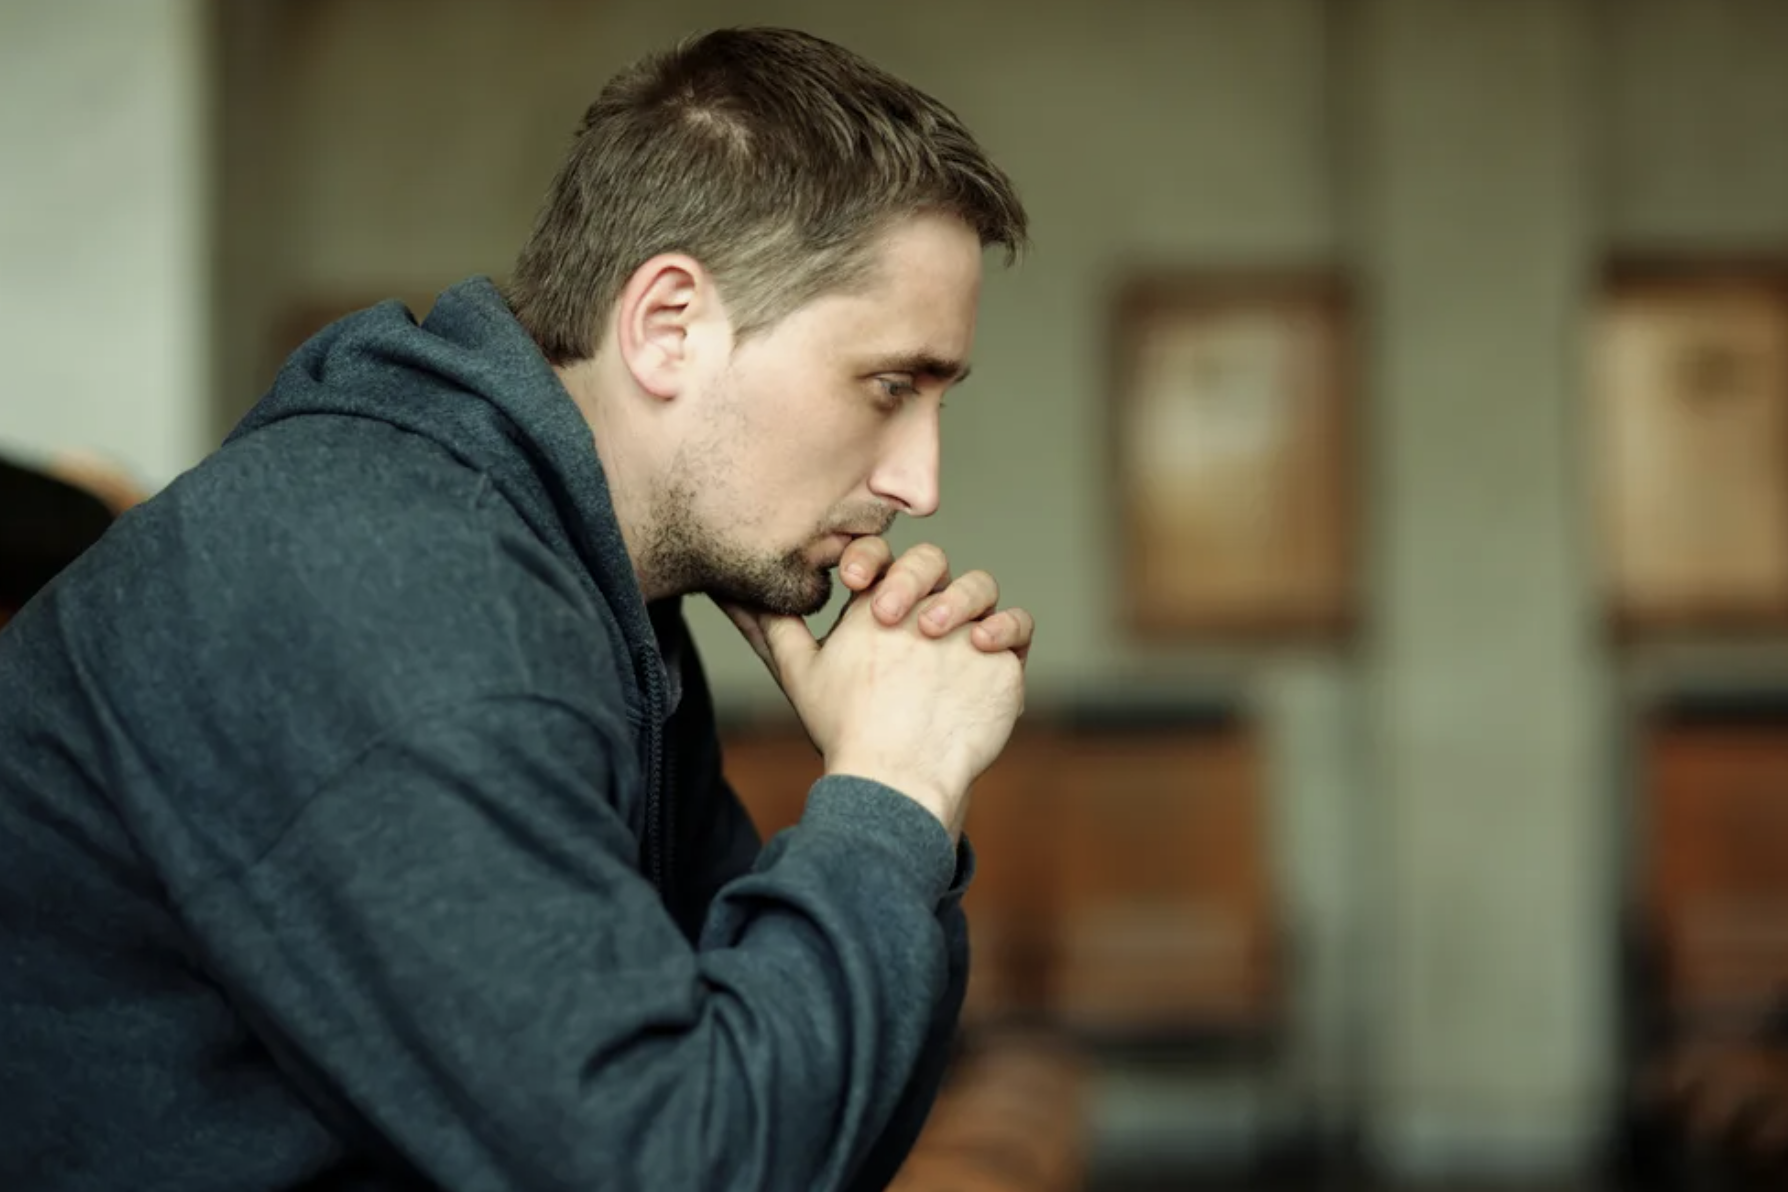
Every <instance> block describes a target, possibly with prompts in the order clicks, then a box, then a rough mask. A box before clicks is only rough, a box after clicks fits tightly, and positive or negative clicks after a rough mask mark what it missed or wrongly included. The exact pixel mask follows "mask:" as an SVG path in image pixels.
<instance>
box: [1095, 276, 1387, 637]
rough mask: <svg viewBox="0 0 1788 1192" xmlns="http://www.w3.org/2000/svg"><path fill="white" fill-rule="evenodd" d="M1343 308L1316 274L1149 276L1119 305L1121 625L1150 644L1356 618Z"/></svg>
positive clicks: (1276, 631)
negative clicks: (1161, 640)
mask: <svg viewBox="0 0 1788 1192" xmlns="http://www.w3.org/2000/svg"><path fill="white" fill-rule="evenodd" d="M1349 324H1350V318H1349V304H1348V302H1347V301H1346V298H1345V294H1344V292H1343V289H1342V287H1341V285H1340V284H1339V283H1338V282H1337V281H1336V280H1335V279H1333V278H1331V277H1328V276H1316V277H1289V278H1268V277H1241V278H1237V277H1206V276H1182V277H1166V278H1162V277H1149V278H1143V279H1139V280H1136V281H1134V282H1132V283H1130V284H1129V285H1127V286H1126V287H1125V288H1124V289H1123V290H1122V291H1121V292H1120V294H1119V296H1118V299H1117V302H1116V304H1115V310H1114V323H1113V331H1112V337H1113V341H1114V345H1115V354H1116V359H1115V369H1114V373H1115V379H1114V389H1115V392H1114V395H1113V402H1112V419H1113V429H1112V434H1111V444H1112V448H1113V460H1112V478H1113V491H1114V497H1115V503H1116V512H1117V517H1118V522H1119V533H1118V543H1119V549H1120V551H1121V554H1122V563H1121V569H1120V582H1121V584H1122V607H1123V615H1124V619H1125V623H1126V626H1127V628H1128V629H1129V631H1130V632H1131V633H1133V634H1135V635H1136V636H1139V637H1143V638H1148V639H1170V638H1213V637H1235V636H1241V635H1246V636H1251V637H1257V636H1263V635H1264V636H1273V635H1295V636H1299V637H1307V636H1310V635H1325V634H1334V633H1337V632H1339V631H1342V630H1344V629H1345V628H1346V627H1347V626H1348V625H1349V624H1350V623H1351V622H1352V620H1353V618H1354V613H1355V608H1354V587H1355V584H1354V571H1355V553H1356V552H1355V541H1356V532H1355V518H1356V498H1355V488H1356V461H1355V457H1354V452H1355V442H1356V440H1355V437H1354V434H1353V393H1352V384H1353V366H1352V343H1351V330H1350V325H1349Z"/></svg>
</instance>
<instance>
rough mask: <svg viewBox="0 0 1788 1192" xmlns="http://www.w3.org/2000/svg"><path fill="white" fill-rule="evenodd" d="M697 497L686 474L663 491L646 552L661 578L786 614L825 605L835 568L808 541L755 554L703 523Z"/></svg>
mask: <svg viewBox="0 0 1788 1192" xmlns="http://www.w3.org/2000/svg"><path fill="white" fill-rule="evenodd" d="M694 498H695V490H694V485H693V483H692V482H691V481H690V479H689V477H688V476H687V475H682V476H678V477H676V478H673V479H672V480H671V482H670V483H668V484H667V485H666V486H665V488H664V490H663V491H662V492H661V493H660V494H659V499H658V501H657V502H656V506H657V508H656V510H655V513H656V516H655V517H654V519H653V521H654V531H653V536H652V540H651V542H650V543H649V544H648V546H647V549H646V555H647V559H648V565H649V567H650V570H651V573H652V574H653V575H654V576H656V577H657V578H658V581H659V583H660V584H662V585H664V586H665V587H667V588H669V589H670V590H672V591H677V592H686V593H687V592H703V593H706V594H707V595H709V596H711V597H713V598H714V599H715V600H720V601H725V602H728V603H733V604H740V605H743V606H745V607H747V608H751V609H755V610H757V611H759V612H768V613H775V614H778V615H780V616H787V617H808V616H812V615H813V614H814V613H817V612H819V611H820V610H821V609H823V608H825V607H826V603H827V601H829V600H830V599H831V598H832V575H831V570H832V569H831V568H830V567H819V566H815V565H814V564H813V563H812V562H811V561H810V560H809V559H808V558H807V557H806V554H807V547H806V546H797V547H795V548H794V549H793V550H790V551H787V552H785V553H783V554H780V555H773V554H754V553H752V552H751V551H749V550H746V549H745V548H743V547H741V546H740V545H739V544H737V543H735V542H730V541H727V540H726V539H724V538H722V537H721V535H720V534H718V533H717V532H715V530H714V529H713V528H712V527H709V526H707V525H705V524H703V523H702V522H701V520H700V519H699V518H697V517H696V515H695V512H694V510H695V500H694Z"/></svg>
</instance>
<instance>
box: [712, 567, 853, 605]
mask: <svg viewBox="0 0 1788 1192" xmlns="http://www.w3.org/2000/svg"><path fill="white" fill-rule="evenodd" d="M806 578H807V580H808V582H807V584H806V585H805V586H797V585H796V584H794V583H787V584H753V585H751V586H750V587H749V588H746V589H744V590H741V591H734V592H725V591H722V592H716V593H714V595H715V596H716V597H717V598H718V599H721V600H725V601H728V602H730V603H733V604H741V605H744V606H745V607H747V608H750V609H753V610H755V611H757V612H760V613H771V614H774V615H775V616H779V617H811V616H812V615H813V614H815V613H817V612H819V611H820V610H821V609H823V608H825V607H826V605H827V603H829V602H830V601H831V599H832V574H831V569H830V568H827V569H826V570H824V571H819V572H815V573H811V574H809V575H808V576H807V577H806Z"/></svg>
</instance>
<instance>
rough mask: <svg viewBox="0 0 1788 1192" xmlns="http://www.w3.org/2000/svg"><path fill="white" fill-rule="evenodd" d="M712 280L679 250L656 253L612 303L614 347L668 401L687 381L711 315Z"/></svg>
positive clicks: (648, 388)
mask: <svg viewBox="0 0 1788 1192" xmlns="http://www.w3.org/2000/svg"><path fill="white" fill-rule="evenodd" d="M713 295H714V285H713V279H712V277H711V276H710V275H709V273H708V271H707V270H706V269H704V268H703V267H702V265H701V263H700V262H698V261H696V260H695V259H694V258H693V257H689V256H686V255H684V254H682V253H660V254H659V255H658V256H655V257H653V258H652V259H651V260H649V261H647V262H646V263H645V264H643V265H641V266H640V267H639V268H638V269H636V270H634V271H633V276H632V277H630V278H629V279H628V280H627V285H626V286H625V287H623V288H622V290H621V296H620V298H619V300H618V301H617V302H616V304H615V346H616V348H617V349H618V350H619V352H620V357H621V361H622V363H623V364H625V365H626V367H627V371H628V372H629V373H631V374H632V376H633V379H634V381H635V383H637V384H638V385H639V387H640V388H641V389H643V390H645V391H646V392H647V393H649V394H651V395H652V396H653V397H657V398H661V399H664V400H667V401H668V400H669V399H671V398H674V397H676V396H677V395H678V394H680V393H681V392H683V390H684V388H685V387H686V386H687V385H688V384H689V381H690V377H691V376H692V372H693V367H694V363H695V359H694V358H695V349H696V346H697V341H698V339H699V336H696V335H695V334H693V333H694V332H695V331H696V330H697V324H698V322H700V321H701V320H702V319H703V318H704V317H707V316H708V315H710V314H711V311H710V309H709V308H711V307H712V306H713V304H714V298H713Z"/></svg>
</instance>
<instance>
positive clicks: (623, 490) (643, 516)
mask: <svg viewBox="0 0 1788 1192" xmlns="http://www.w3.org/2000/svg"><path fill="white" fill-rule="evenodd" d="M553 371H554V372H555V373H557V374H558V376H559V383H560V384H562V385H563V386H564V387H565V392H566V393H568V394H570V396H571V400H572V402H573V404H575V405H576V406H577V409H578V412H579V413H580V414H582V415H583V418H584V422H585V423H586V424H587V425H588V426H589V428H590V435H591V438H592V440H593V441H594V443H595V446H596V458H597V459H598V460H599V461H600V462H601V464H602V475H603V479H604V480H605V481H606V482H607V484H608V494H609V503H610V504H611V505H612V506H613V508H614V513H615V521H616V522H617V523H618V524H619V525H620V527H621V542H622V544H623V545H624V546H625V547H626V548H627V557H628V559H630V560H631V561H632V563H633V576H634V579H635V580H637V581H638V583H639V587H640V592H641V594H642V595H644V597H645V599H646V602H647V603H648V604H649V603H651V602H652V601H654V600H658V599H661V598H662V597H664V596H667V595H670V594H671V593H669V592H663V591H659V590H657V588H658V587H659V586H660V585H657V584H655V582H654V580H653V577H652V576H650V575H647V574H645V573H644V571H643V569H642V568H641V566H640V562H641V560H642V559H643V558H644V557H645V543H647V542H648V541H650V540H651V526H650V525H649V521H650V516H651V511H650V501H649V500H647V499H646V494H648V493H650V492H651V477H650V475H649V474H648V469H649V468H650V467H651V463H650V460H649V459H648V458H647V453H646V452H641V451H629V450H627V449H626V446H627V444H629V443H630V442H632V441H633V437H634V436H633V429H632V428H631V427H629V426H628V425H627V423H626V419H625V418H624V417H623V416H622V414H621V413H620V412H619V411H618V409H617V407H618V406H619V403H618V402H615V401H611V400H605V398H604V395H603V389H604V384H603V378H602V374H601V369H600V368H599V367H598V363H597V361H596V360H594V359H591V360H580V361H578V362H577V363H575V364H570V365H554V366H553Z"/></svg>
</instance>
